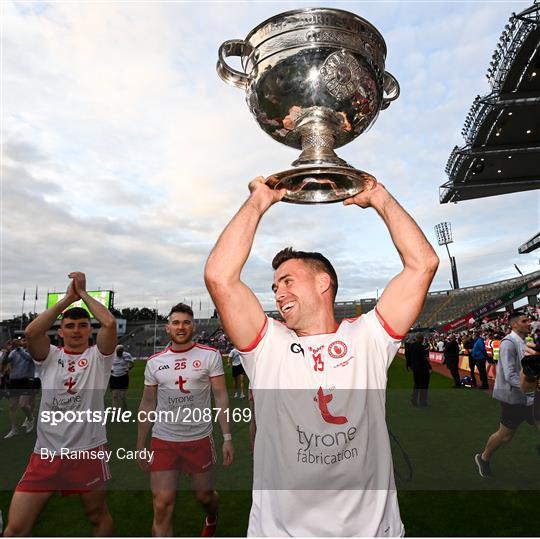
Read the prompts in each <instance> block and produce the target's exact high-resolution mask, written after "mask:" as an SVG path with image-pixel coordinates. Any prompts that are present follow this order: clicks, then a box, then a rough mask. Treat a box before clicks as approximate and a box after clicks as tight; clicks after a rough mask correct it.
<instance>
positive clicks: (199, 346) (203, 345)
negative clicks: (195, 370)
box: [195, 342, 218, 352]
mask: <svg viewBox="0 0 540 539" xmlns="http://www.w3.org/2000/svg"><path fill="white" fill-rule="evenodd" d="M195 346H196V347H197V348H202V349H203V350H211V351H212V352H217V351H218V349H217V348H214V347H213V346H206V344H201V343H198V342H196V343H195Z"/></svg>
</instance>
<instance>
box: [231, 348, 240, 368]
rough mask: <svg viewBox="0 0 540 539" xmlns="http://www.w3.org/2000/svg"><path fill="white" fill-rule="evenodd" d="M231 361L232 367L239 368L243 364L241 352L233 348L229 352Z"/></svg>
mask: <svg viewBox="0 0 540 539" xmlns="http://www.w3.org/2000/svg"><path fill="white" fill-rule="evenodd" d="M229 359H230V360H231V365H232V366H233V367H238V365H241V364H242V358H241V357H240V352H239V351H238V350H237V349H236V348H233V349H232V350H231V351H230V352H229Z"/></svg>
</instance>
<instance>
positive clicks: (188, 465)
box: [137, 303, 234, 537]
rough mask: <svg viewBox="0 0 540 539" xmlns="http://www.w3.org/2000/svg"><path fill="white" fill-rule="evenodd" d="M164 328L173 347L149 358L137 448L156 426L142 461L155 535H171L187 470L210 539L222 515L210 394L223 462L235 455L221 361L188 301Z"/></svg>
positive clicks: (173, 311) (173, 312) (177, 307)
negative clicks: (202, 337)
mask: <svg viewBox="0 0 540 539" xmlns="http://www.w3.org/2000/svg"><path fill="white" fill-rule="evenodd" d="M166 331H167V334H168V336H169V338H170V340H171V345H170V346H168V347H167V348H166V349H165V350H163V351H162V352H160V353H158V354H155V355H154V356H151V357H150V358H149V359H148V362H147V364H146V370H145V373H144V384H145V385H144V392H143V396H142V399H141V404H140V408H139V412H140V413H139V429H138V437H137V449H138V450H143V449H145V448H146V443H147V437H148V433H149V432H150V429H151V428H152V441H151V451H154V457H153V460H152V462H148V461H145V460H142V459H139V466H140V467H141V468H142V469H143V470H144V471H150V484H151V488H152V495H153V504H154V519H153V523H152V535H153V536H155V537H164V536H172V535H173V516H174V507H175V503H176V491H177V489H178V481H179V478H180V474H182V473H184V474H187V475H188V476H189V477H190V480H191V489H192V491H193V495H194V496H195V498H196V500H197V501H198V502H199V503H200V504H201V506H202V508H203V509H204V512H205V514H206V518H205V521H204V526H203V529H202V532H201V535H202V536H203V537H210V536H213V535H214V534H215V531H216V526H217V518H218V494H217V492H216V491H215V490H214V478H213V469H212V468H213V466H214V464H215V462H216V455H215V450H214V440H213V436H212V424H213V418H212V401H211V393H213V395H214V400H215V408H217V409H219V410H220V413H219V414H218V415H217V421H218V422H219V426H220V428H221V432H222V433H223V446H222V454H223V464H224V465H225V466H228V465H230V464H231V463H232V461H233V454H234V449H233V445H232V441H231V440H232V435H231V432H230V428H229V422H228V419H229V416H228V412H226V410H228V407H229V397H228V395H227V386H226V384H225V374H224V371H223V360H222V358H221V354H220V353H219V351H218V350H216V349H215V348H210V347H209V346H204V345H202V344H199V343H195V342H194V341H193V333H194V331H195V324H194V321H193V310H192V309H191V307H189V306H188V305H185V304H183V303H179V304H178V305H175V306H174V307H173V308H172V309H171V312H170V313H169V317H168V323H167V325H166ZM154 411H155V412H157V413H158V414H159V416H158V418H157V420H156V421H155V423H154V426H153V427H152V423H151V422H150V421H149V420H145V418H146V417H147V416H148V414H149V413H150V412H154ZM141 413H142V414H141ZM143 414H144V415H143Z"/></svg>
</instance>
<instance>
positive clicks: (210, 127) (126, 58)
mask: <svg viewBox="0 0 540 539" xmlns="http://www.w3.org/2000/svg"><path fill="white" fill-rule="evenodd" d="M327 5H330V6H331V5H334V6H336V7H340V8H342V9H347V10H350V11H355V12H357V13H358V14H360V15H361V16H364V17H366V18H367V19H368V20H371V21H372V22H373V23H374V24H376V25H377V27H378V28H379V29H380V30H381V31H382V33H383V35H384V36H385V39H386V41H387V45H388V69H389V70H390V71H392V72H393V73H394V75H396V77H397V78H398V79H399V81H400V84H401V87H402V95H401V97H400V98H399V99H398V101H397V102H395V103H393V104H392V105H391V107H390V108H389V109H388V110H386V111H383V112H382V113H381V114H380V116H379V119H378V121H377V122H376V124H375V125H374V126H373V128H372V130H371V131H370V132H369V133H366V134H364V135H362V136H361V137H359V138H358V139H357V140H356V141H354V142H353V143H352V144H350V145H348V146H347V147H345V148H342V149H340V150H339V151H338V153H339V155H340V156H341V157H343V158H345V159H347V160H348V161H349V162H350V163H351V164H353V165H355V166H357V167H359V168H364V169H365V170H368V171H371V172H373V173H375V174H376V175H377V176H378V177H379V178H380V179H381V181H383V183H385V184H386V185H387V186H388V187H389V188H390V189H391V191H392V192H393V193H394V194H395V195H396V197H397V198H398V199H399V200H400V201H401V202H402V203H403V205H404V206H405V207H406V208H407V209H409V210H410V211H411V213H412V214H413V215H414V216H415V218H416V219H417V220H418V222H419V224H420V225H421V227H422V228H423V229H424V231H425V232H426V235H427V236H428V238H429V239H430V240H434V237H433V233H432V230H433V226H434V224H436V223H437V222H439V221H441V220H450V221H452V223H453V226H454V230H455V234H456V243H455V244H454V245H453V246H452V250H453V253H454V254H455V256H456V258H457V259H458V265H459V268H460V275H461V279H462V282H463V283H464V284H468V283H471V284H472V283H476V282H482V281H484V282H485V281H490V280H495V279H496V278H499V277H501V276H508V277H509V276H511V275H510V274H506V273H505V271H506V268H508V267H511V265H512V264H513V263H514V262H515V261H516V260H517V263H518V265H519V266H520V267H521V268H522V269H525V268H528V269H530V270H532V269H536V267H537V266H536V256H535V255H534V254H533V255H527V257H524V258H520V257H519V256H518V255H517V254H516V253H517V246H518V245H519V244H520V243H522V242H523V241H525V240H526V239H528V237H529V236H531V235H532V234H533V233H534V232H535V231H536V230H537V229H538V219H537V218H535V217H534V216H535V215H538V212H537V209H538V198H537V195H536V194H535V193H528V194H520V195H509V196H505V197H496V198H493V199H485V200H483V201H471V202H466V203H463V204H459V205H457V206H448V205H446V206H440V205H439V204H438V186H439V185H440V184H441V183H443V181H444V180H445V179H446V178H445V175H444V166H445V164H446V159H447V158H448V155H449V153H450V151H451V149H452V147H453V146H454V145H455V144H460V143H461V139H460V136H459V132H460V130H461V126H462V124H463V120H464V119H465V116H466V114H467V111H468V109H469V106H470V104H471V103H472V100H473V98H474V96H475V95H476V94H477V93H483V92H485V91H486V89H487V86H486V82H485V79H484V73H485V70H486V68H487V64H488V62H489V58H490V56H491V52H492V51H493V49H494V47H495V45H496V42H497V39H498V36H499V34H500V32H501V30H502V28H503V27H504V24H505V23H506V20H507V19H508V17H509V16H510V14H511V12H512V11H518V10H519V9H520V8H521V7H525V6H526V5H527V3H524V4H520V3H516V2H514V3H489V4H482V3H459V4H453V5H446V4H440V3H435V4H427V3H412V2H411V3H408V2H401V3H380V2H373V3H364V2H353V3H350V2H342V3H332V2H330V4H327ZM293 7H295V6H292V5H290V4H285V3H251V2H245V3H227V4H224V3H178V4H176V3H165V2H162V3H160V2H152V3H124V2H109V3H91V2H89V3H77V4H73V3H68V2H65V3H51V4H21V3H10V4H6V5H5V7H4V15H5V21H4V36H3V39H4V45H5V47H4V56H3V65H2V69H3V78H2V85H3V86H2V90H3V103H2V106H3V111H4V116H3V117H4V120H3V130H4V131H3V140H4V144H3V148H2V150H3V156H4V157H3V165H4V167H3V173H2V174H3V176H2V182H3V185H2V210H3V211H2V225H3V237H2V249H3V255H4V256H3V258H4V260H3V266H2V275H1V278H2V298H1V300H2V305H1V308H0V316H1V317H2V318H5V317H8V316H10V315H12V314H15V313H18V312H19V311H20V298H21V296H22V290H23V288H25V287H26V288H27V290H28V289H30V288H32V287H33V286H35V284H38V285H39V287H40V290H46V289H47V288H49V289H51V290H52V289H53V288H54V289H63V288H64V287H65V285H66V277H65V276H66V274H67V273H68V272H69V271H70V270H72V269H76V268H77V269H83V270H85V271H87V273H88V278H89V284H90V285H91V286H93V287H95V288H97V287H98V286H100V287H102V288H107V287H111V286H113V285H114V288H115V290H116V291H117V305H119V306H127V305H149V306H152V305H153V303H154V300H155V298H158V299H159V301H160V309H161V308H163V310H166V306H168V305H169V304H171V303H174V302H175V301H177V300H178V299H182V298H184V297H186V298H188V297H190V296H191V297H193V299H194V302H195V303H198V301H199V298H201V301H203V302H204V303H205V306H206V307H207V309H209V308H210V304H209V299H208V297H207V294H206V292H205V290H204V284H203V280H202V268H203V264H204V261H205V259H206V256H207V254H208V252H209V250H210V249H211V247H212V245H213V243H214V241H215V240H216V238H217V236H218V234H219V232H220V231H221V229H222V228H223V226H225V224H226V222H227V221H228V220H229V219H230V218H231V217H232V215H233V214H234V212H235V211H236V209H237V208H238V207H239V205H240V204H241V202H242V201H243V200H244V198H245V197H246V196H247V183H248V181H249V180H250V179H251V178H252V177H254V176H256V175H259V174H263V175H268V174H270V173H272V172H275V171H278V170H282V169H285V168H288V167H289V164H290V163H291V162H292V161H293V160H294V159H295V158H296V156H297V155H298V152H297V151H296V150H291V149H289V148H286V147H284V146H281V145H279V144H277V143H276V142H274V141H273V140H272V139H270V137H268V136H267V135H265V134H264V133H263V132H262V131H261V130H260V129H259V128H258V127H257V125H256V122H255V120H254V119H253V118H252V117H251V114H250V113H249V111H248V109H247V106H246V104H245V94H244V93H243V92H242V91H240V90H238V89H236V88H232V87H228V86H226V85H225V84H224V83H223V82H222V81H221V80H220V79H219V78H218V76H217V75H216V73H215V61H216V58H217V48H218V47H219V45H220V44H221V42H223V41H224V40H226V39H233V38H243V37H244V36H245V35H246V34H247V33H248V32H249V30H251V28H253V27H254V26H255V25H256V24H258V23H259V22H261V21H263V20H264V19H265V18H267V17H269V16H271V15H274V14H276V13H278V12H280V11H284V10H285V9H290V8H293ZM535 210H536V214H535ZM516 214H519V215H520V219H521V221H522V222H521V224H520V226H519V228H517V229H516V228H515V225H514V224H513V223H514V221H513V217H514V216H515V215H516ZM288 244H292V245H294V246H295V247H297V248H303V249H313V250H321V251H323V252H325V253H327V254H328V256H329V257H330V258H331V259H332V260H334V261H335V263H336V266H337V268H338V273H339V275H340V280H341V292H340V296H339V299H342V300H345V299H352V298H353V297H355V298H356V297H358V296H361V295H369V294H374V292H375V289H376V288H383V287H384V285H385V283H386V282H387V281H388V279H389V278H390V277H391V276H392V275H393V274H394V273H395V272H397V271H399V258H398V256H397V254H396V253H395V250H394V248H393V246H392V243H391V241H390V239H389V236H388V233H387V231H386V230H385V228H384V225H383V224H382V222H381V221H380V219H379V218H378V217H377V216H376V215H374V212H373V211H369V210H368V211H361V210H359V209H357V208H342V207H340V206H338V205H332V206H328V207H313V206H311V207H297V206H291V205H281V206H277V207H274V208H272V210H271V211H270V212H269V214H268V215H266V216H265V217H264V219H263V221H262V223H261V226H260V229H259V232H258V235H257V238H256V241H255V244H254V250H253V254H252V258H251V260H250V262H249V263H248V265H247V266H246V268H245V271H244V275H245V279H246V281H247V282H248V283H249V284H250V285H251V286H253V288H254V289H255V290H256V291H257V293H260V294H261V297H262V299H263V301H264V302H265V306H267V307H269V306H271V302H272V299H271V294H270V293H269V283H270V280H271V268H270V261H271V259H272V257H273V255H274V254H275V252H276V251H278V250H279V249H280V248H282V247H283V246H284V245H288ZM443 254H444V253H443ZM441 259H443V264H442V265H441V270H440V271H439V275H438V276H437V278H436V281H435V286H436V287H438V288H444V287H445V286H446V285H445V283H446V281H447V277H446V275H447V274H449V272H448V271H447V268H445V263H444V256H441ZM524 260H525V262H523V261H524ZM43 303H44V300H43V301H42V300H41V299H40V303H38V309H40V308H41V307H42V306H43ZM162 305H163V307H161V306H162ZM27 308H28V304H27Z"/></svg>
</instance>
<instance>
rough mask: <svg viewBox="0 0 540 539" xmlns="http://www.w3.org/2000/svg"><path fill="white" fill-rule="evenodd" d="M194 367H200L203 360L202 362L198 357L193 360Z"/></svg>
mask: <svg viewBox="0 0 540 539" xmlns="http://www.w3.org/2000/svg"><path fill="white" fill-rule="evenodd" d="M193 367H194V368H195V369H199V368H200V367H201V362H200V361H199V360H198V359H196V360H195V361H194V362H193Z"/></svg>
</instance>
